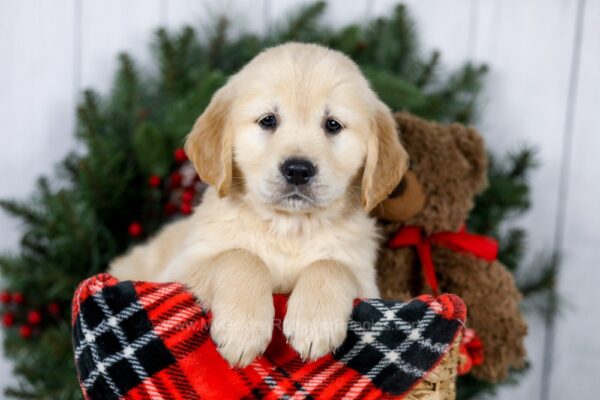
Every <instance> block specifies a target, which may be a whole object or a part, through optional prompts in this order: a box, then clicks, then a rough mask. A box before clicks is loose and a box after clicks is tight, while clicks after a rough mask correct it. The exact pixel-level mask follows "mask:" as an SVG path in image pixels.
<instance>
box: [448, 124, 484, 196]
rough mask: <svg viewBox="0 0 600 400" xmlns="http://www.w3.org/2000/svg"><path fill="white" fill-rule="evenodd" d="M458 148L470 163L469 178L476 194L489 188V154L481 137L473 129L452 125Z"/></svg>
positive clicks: (451, 129)
mask: <svg viewBox="0 0 600 400" xmlns="http://www.w3.org/2000/svg"><path fill="white" fill-rule="evenodd" d="M449 128H450V132H451V133H452V136H453V137H454V142H455V143H456V147H458V149H459V150H460V152H461V153H462V155H463V156H464V157H465V159H466V160H467V162H468V163H469V169H470V170H469V173H468V176H467V178H468V179H469V181H470V185H471V188H472V189H473V191H474V192H475V193H479V192H481V191H482V190H483V189H485V187H486V186H487V154H486V151H485V145H484V142H483V139H482V137H481V135H480V134H479V133H478V132H477V131H476V130H475V129H473V128H471V127H466V126H464V125H461V124H452V125H450V127H449Z"/></svg>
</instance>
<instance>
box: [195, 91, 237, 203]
mask: <svg viewBox="0 0 600 400" xmlns="http://www.w3.org/2000/svg"><path fill="white" fill-rule="evenodd" d="M230 92H231V89H230V88H229V87H228V86H227V85H226V86H224V87H222V88H221V89H219V90H218V91H217V92H215V94H214V95H213V97H212V99H211V101H210V104H209V105H208V107H206V109H205V110H204V112H203V113H202V115H200V117H198V119H197V120H196V123H195V124H194V127H193V128H192V131H191V132H190V133H189V134H188V136H187V138H186V141H185V152H186V154H187V156H188V158H189V159H190V160H191V161H192V163H193V164H194V166H195V167H196V171H198V175H200V178H201V179H202V180H203V181H204V182H206V183H208V184H209V185H211V186H213V187H214V188H215V189H217V193H218V194H219V197H224V196H226V195H227V194H228V193H229V190H230V188H231V175H232V172H233V147H232V141H233V137H232V136H233V135H232V129H231V126H230V124H229V113H230V108H231V100H232V95H231V93H230Z"/></svg>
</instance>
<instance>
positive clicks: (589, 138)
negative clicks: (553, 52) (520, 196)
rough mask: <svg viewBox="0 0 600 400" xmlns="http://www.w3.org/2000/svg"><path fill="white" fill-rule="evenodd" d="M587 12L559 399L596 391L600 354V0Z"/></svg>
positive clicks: (563, 280) (559, 346)
mask: <svg viewBox="0 0 600 400" xmlns="http://www.w3.org/2000/svg"><path fill="white" fill-rule="evenodd" d="M584 16H585V17H584V21H583V38H582V42H581V59H580V62H581V64H580V69H579V76H578V78H579V79H578V85H577V96H576V102H575V109H574V113H575V114H574V118H575V119H574V126H573V131H572V134H573V147H572V154H571V165H570V174H569V180H568V188H567V196H568V197H567V203H566V215H565V217H566V220H565V230H564V264H563V266H562V270H561V275H560V279H559V290H560V294H561V295H562V296H563V298H564V299H565V303H566V304H565V309H564V313H563V315H562V316H561V317H560V318H559V319H558V320H557V326H556V342H555V349H554V358H553V366H554V367H553V374H552V376H551V382H552V385H551V390H550V391H549V393H550V394H551V399H556V400H558V399H564V398H574V399H577V398H589V397H590V396H591V395H590V394H591V393H595V392H596V390H597V378H598V357H599V356H600V341H599V340H598V339H597V337H598V335H597V334H596V333H597V332H598V330H599V329H600V313H599V312H598V305H597V304H596V301H597V298H596V296H595V295H596V293H597V291H598V287H600V275H599V274H598V260H599V259H600V249H599V248H598V245H599V244H600V228H599V227H600V209H599V208H598V206H599V205H600V185H599V184H598V183H599V182H600V157H598V149H600V135H599V132H600V114H599V113H598V110H599V105H600V90H599V89H598V88H599V84H600V2H598V1H587V2H586V9H585V14H584Z"/></svg>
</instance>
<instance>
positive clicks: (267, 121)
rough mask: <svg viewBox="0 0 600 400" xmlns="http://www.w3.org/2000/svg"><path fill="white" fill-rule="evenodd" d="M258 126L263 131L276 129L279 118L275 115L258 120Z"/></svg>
mask: <svg viewBox="0 0 600 400" xmlns="http://www.w3.org/2000/svg"><path fill="white" fill-rule="evenodd" d="M258 125H260V127H261V128H263V129H275V127H276V126H277V118H276V117H275V116H274V115H273V114H269V115H265V116H264V117H262V118H261V119H259V120H258Z"/></svg>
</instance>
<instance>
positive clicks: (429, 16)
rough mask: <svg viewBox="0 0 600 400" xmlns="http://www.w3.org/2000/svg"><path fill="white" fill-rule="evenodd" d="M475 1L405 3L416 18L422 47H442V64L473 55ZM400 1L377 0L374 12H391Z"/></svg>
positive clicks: (416, 0) (419, 0) (428, 49)
mask: <svg viewBox="0 0 600 400" xmlns="http://www.w3.org/2000/svg"><path fill="white" fill-rule="evenodd" d="M473 1H474V0H454V1H444V0H407V1H403V2H402V3H403V4H406V6H407V8H408V11H409V13H410V14H411V15H412V16H413V17H414V19H415V22H416V25H415V27H416V31H417V33H418V36H419V38H420V42H421V44H422V48H423V49H424V50H425V51H426V52H431V51H433V50H440V51H441V55H442V59H441V60H442V63H444V64H445V65H447V66H448V67H455V66H457V65H462V64H463V63H464V62H465V61H467V60H468V59H469V57H470V56H471V54H470V52H471V47H472V36H473V34H474V32H473V28H474V26H473V23H472V17H473V15H472V13H473ZM397 4H398V1H395V0H375V1H374V10H373V12H374V15H376V16H385V15H389V14H391V12H392V10H393V8H394V7H395V6H396V5H397ZM425 54H427V53H425Z"/></svg>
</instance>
